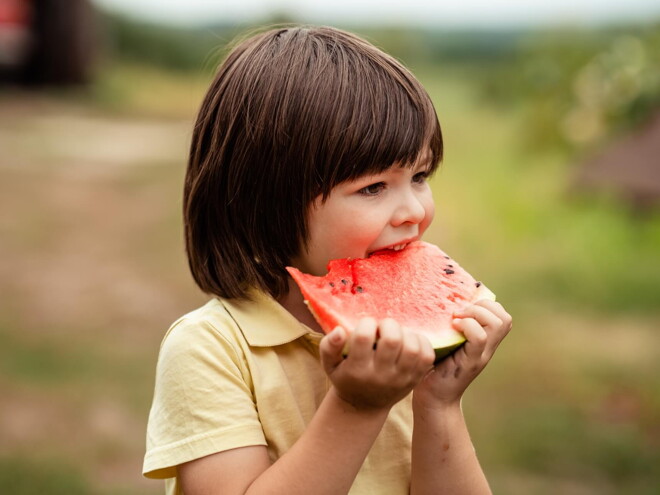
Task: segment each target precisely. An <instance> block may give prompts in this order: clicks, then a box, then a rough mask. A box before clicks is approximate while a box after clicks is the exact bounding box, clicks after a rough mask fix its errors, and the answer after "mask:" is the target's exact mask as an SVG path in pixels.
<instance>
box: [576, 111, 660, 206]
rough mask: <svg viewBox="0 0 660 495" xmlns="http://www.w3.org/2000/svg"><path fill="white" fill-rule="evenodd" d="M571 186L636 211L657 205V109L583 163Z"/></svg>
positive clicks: (659, 145) (659, 185)
mask: <svg viewBox="0 0 660 495" xmlns="http://www.w3.org/2000/svg"><path fill="white" fill-rule="evenodd" d="M574 186H575V187H576V188H577V189H578V190H592V191H605V192H609V193H611V194H613V195H615V196H618V197H620V198H622V199H624V200H625V201H626V202H628V203H630V204H631V205H632V206H633V207H634V208H635V209H636V210H645V209H648V208H650V207H652V206H654V205H660V109H657V110H656V111H655V113H654V114H652V117H651V118H650V119H649V120H648V121H647V122H646V124H645V125H643V126H641V127H640V128H638V129H636V130H635V131H634V132H632V133H630V134H628V135H627V136H625V137H623V138H620V139H619V140H616V141H613V142H612V143H611V144H610V145H609V146H606V147H605V148H604V149H602V150H601V151H600V152H599V153H598V154H596V155H594V156H593V157H591V158H589V159H587V160H586V161H584V162H583V163H582V164H581V165H580V166H579V168H578V173H577V175H576V177H575V182H574Z"/></svg>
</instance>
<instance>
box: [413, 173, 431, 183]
mask: <svg viewBox="0 0 660 495" xmlns="http://www.w3.org/2000/svg"><path fill="white" fill-rule="evenodd" d="M428 178H429V173H428V172H419V173H416V174H415V175H413V178H412V181H413V182H414V183H415V184H422V183H423V182H426V179H428Z"/></svg>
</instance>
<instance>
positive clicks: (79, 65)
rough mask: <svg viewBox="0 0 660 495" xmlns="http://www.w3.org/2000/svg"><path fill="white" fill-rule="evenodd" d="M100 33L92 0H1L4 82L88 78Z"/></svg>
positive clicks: (73, 81)
mask: <svg viewBox="0 0 660 495" xmlns="http://www.w3.org/2000/svg"><path fill="white" fill-rule="evenodd" d="M96 34H97V19H96V15H95V11H94V8H93V7H92V5H91V3H90V1H89V0H0V82H5V83H6V82H11V83H16V84H25V85H67V84H83V83H86V82H88V81H89V80H90V78H91V75H92V68H93V61H94V55H95V53H96V48H97V40H96Z"/></svg>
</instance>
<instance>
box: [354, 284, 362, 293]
mask: <svg viewBox="0 0 660 495" xmlns="http://www.w3.org/2000/svg"><path fill="white" fill-rule="evenodd" d="M355 290H356V291H358V292H362V291H363V289H362V287H360V286H359V285H358V286H357V287H356V288H355Z"/></svg>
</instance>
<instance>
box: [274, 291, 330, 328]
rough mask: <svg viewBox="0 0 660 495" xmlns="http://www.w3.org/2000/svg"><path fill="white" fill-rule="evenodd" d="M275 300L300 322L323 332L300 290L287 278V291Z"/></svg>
mask: <svg viewBox="0 0 660 495" xmlns="http://www.w3.org/2000/svg"><path fill="white" fill-rule="evenodd" d="M277 302H279V303H280V305H282V307H283V308H284V309H286V310H287V311H288V312H289V313H291V314H292V315H293V317H294V318H296V319H297V320H298V321H299V322H300V323H302V324H304V325H307V326H308V327H309V328H311V329H312V330H314V331H315V332H319V333H323V330H321V327H320V326H319V324H318V323H317V321H316V320H315V319H314V316H312V313H311V312H310V311H309V308H307V305H306V304H305V300H304V298H303V296H302V293H301V292H300V288H299V287H298V285H297V284H296V283H295V282H294V281H293V280H292V279H291V278H289V292H288V293H287V294H285V295H283V296H281V297H280V298H279V299H278V300H277Z"/></svg>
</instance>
